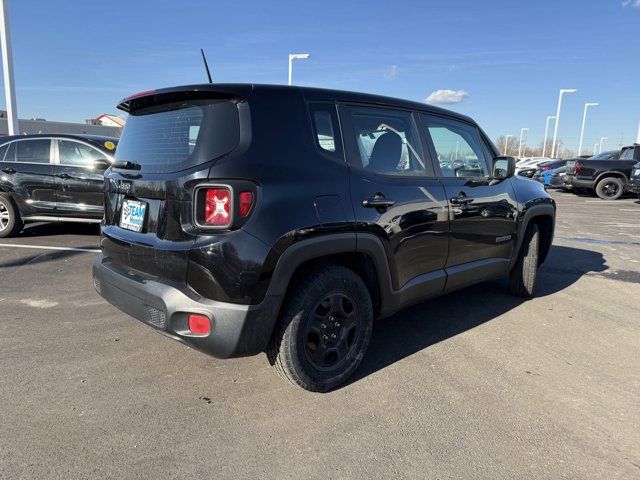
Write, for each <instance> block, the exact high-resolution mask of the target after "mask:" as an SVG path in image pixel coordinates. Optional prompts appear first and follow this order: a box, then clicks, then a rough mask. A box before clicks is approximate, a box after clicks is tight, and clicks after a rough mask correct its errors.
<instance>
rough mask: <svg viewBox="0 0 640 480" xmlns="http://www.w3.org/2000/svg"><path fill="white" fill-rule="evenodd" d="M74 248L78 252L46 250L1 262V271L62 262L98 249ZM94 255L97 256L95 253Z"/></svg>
mask: <svg viewBox="0 0 640 480" xmlns="http://www.w3.org/2000/svg"><path fill="white" fill-rule="evenodd" d="M73 248H76V249H77V250H60V251H56V250H46V251H44V252H40V253H37V254H32V255H25V256H23V257H19V258H13V259H11V260H7V261H4V262H3V261H0V269H2V268H10V267H24V266H25V265H37V264H38V263H45V262H53V261H56V260H62V259H66V258H69V257H73V256H76V255H82V254H86V253H92V252H87V251H85V250H91V249H95V248H96V247H95V245H85V246H79V247H73ZM93 255H95V253H94V254H93ZM1 280H2V279H1V278H0V281H1Z"/></svg>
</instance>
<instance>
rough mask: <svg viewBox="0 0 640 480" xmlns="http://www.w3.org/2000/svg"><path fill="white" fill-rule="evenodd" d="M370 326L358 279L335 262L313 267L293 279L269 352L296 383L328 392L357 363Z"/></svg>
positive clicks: (369, 312)
mask: <svg viewBox="0 0 640 480" xmlns="http://www.w3.org/2000/svg"><path fill="white" fill-rule="evenodd" d="M372 326H373V308H372V305H371V296H370V294H369V291H368V289H367V287H366V285H365V284H364V282H363V281H362V279H361V278H360V277H359V276H358V275H357V274H356V273H355V272H353V271H352V270H349V269H347V268H344V267H340V266H337V265H330V266H326V267H320V268H316V269H314V270H311V271H310V272H309V273H307V274H306V275H304V276H303V277H301V278H298V279H296V283H295V286H294V288H293V290H292V291H291V292H290V293H289V295H288V298H287V299H286V301H285V304H284V305H283V308H282V310H281V312H280V318H279V322H278V325H277V326H276V330H275V331H274V334H273V336H272V339H271V341H270V343H269V346H268V347H267V358H268V359H269V362H270V363H271V365H273V366H274V368H275V369H276V370H277V371H278V373H279V374H280V375H281V376H283V377H284V378H286V379H288V380H289V381H290V382H291V383H293V384H294V385H298V386H299V387H302V388H304V389H305V390H309V391H312V392H327V391H329V390H332V389H334V388H336V387H338V386H339V385H341V384H343V383H344V382H345V381H346V380H347V379H348V378H349V377H350V376H351V375H352V374H353V372H355V370H356V369H357V368H358V366H359V365H360V363H361V362H362V359H363V357H364V354H365V352H366V350H367V346H368V345H369V338H370V337H371V329H372Z"/></svg>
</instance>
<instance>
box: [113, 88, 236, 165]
mask: <svg viewBox="0 0 640 480" xmlns="http://www.w3.org/2000/svg"><path fill="white" fill-rule="evenodd" d="M238 122H239V121H238V109H237V107H236V104H235V103H234V102H232V101H229V100H194V101H188V102H179V103H169V104H164V105H157V106H153V107H149V108H145V109H141V110H137V111H134V112H132V113H131V114H130V115H129V118H128V119H127V123H126V125H125V127H124V130H123V132H122V137H121V138H120V142H119V144H118V149H117V150H116V155H115V158H116V160H122V161H130V162H134V163H138V164H140V165H141V170H142V171H144V172H147V173H167V172H176V171H179V170H184V169H186V168H190V167H193V166H196V165H200V164H202V163H205V162H208V161H209V160H213V159H215V158H217V157H220V156H221V155H224V154H226V153H229V152H230V151H231V150H233V149H234V148H235V147H236V146H237V145H238V142H239V123H238Z"/></svg>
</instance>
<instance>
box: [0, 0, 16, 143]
mask: <svg viewBox="0 0 640 480" xmlns="http://www.w3.org/2000/svg"><path fill="white" fill-rule="evenodd" d="M0 7H1V8H0V42H2V73H3V76H4V92H5V96H6V101H7V124H8V125H9V135H17V134H18V133H20V129H19V128H18V108H17V106H16V86H15V81H14V79H13V51H12V49H11V30H10V28H9V0H0Z"/></svg>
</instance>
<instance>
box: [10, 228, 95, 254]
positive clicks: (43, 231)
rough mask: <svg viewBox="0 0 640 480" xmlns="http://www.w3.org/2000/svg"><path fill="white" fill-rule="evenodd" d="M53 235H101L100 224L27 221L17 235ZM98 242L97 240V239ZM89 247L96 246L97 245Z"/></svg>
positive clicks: (24, 236)
mask: <svg viewBox="0 0 640 480" xmlns="http://www.w3.org/2000/svg"><path fill="white" fill-rule="evenodd" d="M52 235H92V236H97V235H100V225H99V224H97V223H71V222H68V223H65V222H59V223H58V222H50V223H27V224H26V225H25V227H24V229H23V230H22V232H20V233H19V234H18V235H17V237H22V238H29V237H50V236H52ZM96 243H97V241H96ZM89 248H96V247H95V246H92V247H89Z"/></svg>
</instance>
